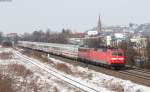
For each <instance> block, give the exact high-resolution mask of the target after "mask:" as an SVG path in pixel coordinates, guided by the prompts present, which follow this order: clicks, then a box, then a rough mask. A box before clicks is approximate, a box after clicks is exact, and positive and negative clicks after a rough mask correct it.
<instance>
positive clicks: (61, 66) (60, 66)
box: [55, 63, 73, 74]
mask: <svg viewBox="0 0 150 92" xmlns="http://www.w3.org/2000/svg"><path fill="white" fill-rule="evenodd" d="M55 67H56V68H57V69H58V70H60V71H63V72H65V73H67V74H72V73H73V72H72V71H71V69H70V68H69V67H68V66H67V65H66V64H63V63H57V64H55Z"/></svg>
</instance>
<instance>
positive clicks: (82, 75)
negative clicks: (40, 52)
mask: <svg viewBox="0 0 150 92" xmlns="http://www.w3.org/2000/svg"><path fill="white" fill-rule="evenodd" d="M49 59H50V60H51V61H53V63H63V64H65V65H67V66H68V67H70V69H71V71H72V72H74V73H73V74H72V75H68V74H66V75H67V76H72V77H74V78H77V79H78V80H80V81H83V82H85V83H88V84H90V85H92V86H93V87H97V88H101V87H104V88H108V89H110V90H113V91H117V92H149V90H150V87H146V86H142V85H138V84H135V83H133V82H131V81H129V80H123V79H120V78H116V77H113V76H109V75H106V74H103V73H99V72H95V71H93V70H90V69H88V68H82V67H79V66H78V67H75V66H73V65H70V64H68V63H65V62H63V61H61V60H58V59H55V58H51V57H49Z"/></svg>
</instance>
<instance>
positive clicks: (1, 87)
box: [0, 75, 15, 92]
mask: <svg viewBox="0 0 150 92" xmlns="http://www.w3.org/2000/svg"><path fill="white" fill-rule="evenodd" d="M12 82H13V80H12V79H11V78H10V77H8V76H4V75H0V92H15V91H14V90H13V88H12Z"/></svg>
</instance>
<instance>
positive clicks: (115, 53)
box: [112, 52, 123, 56]
mask: <svg viewBox="0 0 150 92" xmlns="http://www.w3.org/2000/svg"><path fill="white" fill-rule="evenodd" d="M112 55H113V56H123V54H122V53H121V52H112Z"/></svg>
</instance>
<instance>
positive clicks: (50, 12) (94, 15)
mask: <svg viewBox="0 0 150 92" xmlns="http://www.w3.org/2000/svg"><path fill="white" fill-rule="evenodd" d="M149 4H150V0H12V2H0V30H1V31H3V32H4V33H9V32H18V33H24V32H32V31H34V30H39V29H43V30H46V29H47V28H50V29H51V30H53V31H61V29H62V28H70V29H72V30H76V31H84V30H87V29H90V28H92V27H94V26H96V25H97V20H98V15H99V14H101V20H102V23H103V24H104V25H122V24H123V25H124V24H128V23H129V22H133V23H139V24H141V23H147V22H150V12H149V9H150V5H149Z"/></svg>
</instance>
